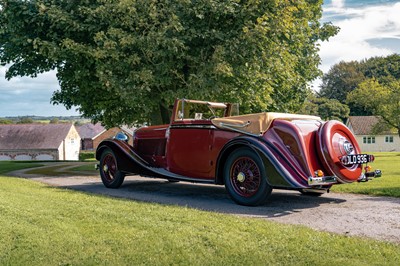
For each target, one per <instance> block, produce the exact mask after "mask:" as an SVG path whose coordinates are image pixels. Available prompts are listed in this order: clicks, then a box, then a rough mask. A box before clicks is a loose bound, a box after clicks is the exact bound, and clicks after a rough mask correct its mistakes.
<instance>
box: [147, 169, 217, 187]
mask: <svg viewBox="0 0 400 266" xmlns="http://www.w3.org/2000/svg"><path fill="white" fill-rule="evenodd" d="M148 169H149V170H150V171H152V172H154V173H156V174H159V175H161V176H163V177H164V178H165V177H169V178H172V179H177V180H182V181H190V182H199V183H211V184H215V180H214V179H200V178H191V177H187V176H182V175H179V174H174V173H171V172H169V171H167V170H165V169H164V168H156V167H149V168H148Z"/></svg>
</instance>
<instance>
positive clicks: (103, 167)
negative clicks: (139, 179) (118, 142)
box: [100, 149, 125, 188]
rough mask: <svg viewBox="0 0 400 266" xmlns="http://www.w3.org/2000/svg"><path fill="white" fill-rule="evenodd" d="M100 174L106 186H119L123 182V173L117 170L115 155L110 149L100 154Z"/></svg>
mask: <svg viewBox="0 0 400 266" xmlns="http://www.w3.org/2000/svg"><path fill="white" fill-rule="evenodd" d="M100 176H101V181H103V184H104V186H105V187H108V188H119V187H120V186H121V185H122V182H124V179H125V174H124V173H122V172H121V171H119V170H118V167H117V160H116V157H115V155H114V153H113V152H112V150H110V149H106V150H104V151H103V153H102V154H101V158H100Z"/></svg>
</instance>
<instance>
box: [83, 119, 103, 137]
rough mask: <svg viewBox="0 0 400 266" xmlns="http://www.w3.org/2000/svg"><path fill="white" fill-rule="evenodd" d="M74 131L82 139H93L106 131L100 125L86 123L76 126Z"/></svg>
mask: <svg viewBox="0 0 400 266" xmlns="http://www.w3.org/2000/svg"><path fill="white" fill-rule="evenodd" d="M76 129H77V130H78V132H79V135H80V136H81V138H82V139H93V138H94V137H96V136H97V135H99V134H100V133H102V132H104V131H105V130H106V129H105V128H104V127H103V126H102V125H101V124H100V123H96V124H92V123H86V124H84V125H82V126H78V127H77V128H76Z"/></svg>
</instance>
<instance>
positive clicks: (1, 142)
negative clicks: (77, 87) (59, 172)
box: [0, 123, 81, 161]
mask: <svg viewBox="0 0 400 266" xmlns="http://www.w3.org/2000/svg"><path fill="white" fill-rule="evenodd" d="M80 142H81V138H80V136H79V134H78V131H77V130H76V128H75V126H74V125H73V124H64V123H61V124H16V125H0V161H4V160H79V150H80Z"/></svg>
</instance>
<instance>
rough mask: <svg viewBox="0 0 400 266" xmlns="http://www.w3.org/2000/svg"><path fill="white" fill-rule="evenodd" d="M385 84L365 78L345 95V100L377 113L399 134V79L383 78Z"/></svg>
mask: <svg viewBox="0 0 400 266" xmlns="http://www.w3.org/2000/svg"><path fill="white" fill-rule="evenodd" d="M384 82H385V84H381V83H379V82H378V80H376V79H373V78H372V79H367V80H366V81H364V82H362V83H361V84H360V85H359V86H358V87H357V88H356V89H355V90H354V91H352V92H351V93H349V95H348V96H347V102H349V103H354V104H357V105H359V106H362V107H363V108H365V109H368V110H371V111H372V112H373V113H374V114H375V115H379V116H380V117H381V118H382V119H383V120H384V121H385V122H386V123H387V124H388V125H389V126H391V127H394V128H395V129H396V130H397V132H398V134H399V136H400V81H399V80H395V79H393V78H391V79H388V78H385V81H384Z"/></svg>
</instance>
